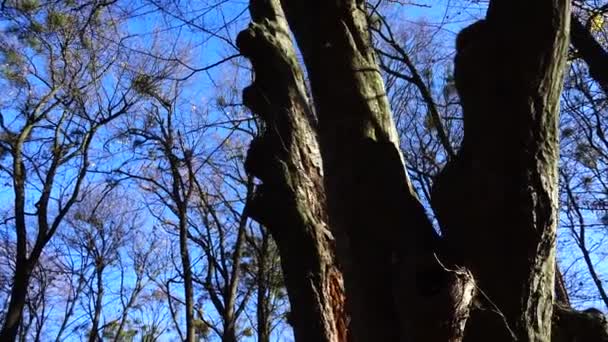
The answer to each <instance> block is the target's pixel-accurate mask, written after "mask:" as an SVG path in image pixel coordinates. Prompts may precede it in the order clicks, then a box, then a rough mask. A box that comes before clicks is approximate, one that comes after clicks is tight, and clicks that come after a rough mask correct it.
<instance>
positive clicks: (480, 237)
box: [238, 0, 605, 341]
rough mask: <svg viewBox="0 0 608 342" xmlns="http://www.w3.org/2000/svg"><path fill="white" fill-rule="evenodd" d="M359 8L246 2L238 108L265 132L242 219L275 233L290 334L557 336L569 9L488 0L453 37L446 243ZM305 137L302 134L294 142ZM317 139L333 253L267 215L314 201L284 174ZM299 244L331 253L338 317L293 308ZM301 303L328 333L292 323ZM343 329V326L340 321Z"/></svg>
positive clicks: (436, 193) (443, 218) (442, 209)
mask: <svg viewBox="0 0 608 342" xmlns="http://www.w3.org/2000/svg"><path fill="white" fill-rule="evenodd" d="M364 5H365V3H364V1H354V0H353V1H348V0H344V1H333V2H324V1H312V2H311V1H306V2H304V1H297V0H291V1H290V0H284V1H281V2H280V3H279V1H259V0H258V1H255V0H252V1H250V10H251V14H252V20H253V23H252V24H251V25H250V27H249V29H248V30H246V31H244V32H243V33H241V35H240V36H239V40H238V43H239V44H238V46H239V48H240V49H241V52H242V53H243V54H244V55H245V56H247V57H248V58H250V60H251V61H252V64H253V68H254V70H255V73H256V78H255V81H254V84H253V85H252V86H250V87H248V88H246V89H245V91H244V92H243V99H244V103H245V104H246V105H247V106H248V107H250V108H251V109H252V110H253V111H254V112H255V113H256V114H258V115H259V116H260V118H261V119H262V120H263V121H264V122H265V123H266V125H267V129H266V130H265V131H264V135H263V136H262V137H261V138H260V139H256V140H254V141H253V143H252V145H251V148H250V151H249V156H248V159H247V164H248V166H249V167H248V171H249V172H251V173H252V174H253V175H255V176H256V177H257V178H259V179H260V180H261V181H262V185H261V186H260V188H259V189H258V194H257V196H255V197H254V199H256V197H257V199H256V200H255V201H254V202H253V203H252V204H251V207H252V212H255V210H254V209H257V210H260V208H261V209H262V210H260V211H259V212H258V213H259V214H258V215H252V217H254V218H255V219H257V220H258V221H260V222H262V223H264V224H265V225H266V226H267V227H268V228H269V229H270V231H271V232H272V234H273V236H274V237H275V239H276V240H277V244H278V245H279V249H280V251H281V257H282V258H284V261H283V267H284V272H285V277H286V283H287V288H288V291H289V296H290V299H291V300H292V305H293V304H294V303H295V305H294V306H293V311H294V313H293V318H294V322H293V323H294V327H295V332H296V338H297V339H301V340H319V341H323V340H331V341H340V340H343V339H351V340H355V341H376V340H383V341H398V340H413V341H423V340H424V341H459V340H461V339H462V338H463V337H464V338H465V340H466V341H489V340H491V341H512V340H522V341H549V340H551V336H552V331H551V328H552V322H553V318H554V315H553V302H554V300H553V291H554V278H555V239H556V234H555V230H556V222H557V213H558V210H557V198H558V196H557V178H558V173H557V165H558V151H559V145H558V139H557V136H558V133H557V126H558V117H559V116H558V112H559V97H560V93H561V85H562V76H563V71H564V65H565V59H566V49H567V46H568V29H569V19H570V5H569V2H568V1H565V0H542V1H536V2H533V3H529V2H525V1H500V0H494V1H491V2H490V6H489V9H488V12H487V16H486V18H485V19H484V20H481V21H479V22H476V23H474V24H473V25H471V26H469V27H467V28H466V29H464V30H463V31H462V32H461V33H460V34H459V36H458V39H457V43H456V45H457V55H456V60H455V67H456V70H455V81H456V88H457V91H458V94H459V96H460V99H461V102H462V105H463V110H464V127H465V137H464V141H463V144H462V146H461V148H460V150H459V152H458V153H457V154H456V156H455V157H454V158H453V159H452V160H451V161H450V162H449V163H448V164H447V166H446V167H445V169H444V171H443V172H441V174H440V175H439V177H438V178H437V180H436V183H435V186H434V189H433V193H432V206H433V210H434V211H435V213H436V215H437V217H438V219H439V225H440V230H441V235H438V234H437V233H435V231H434V229H433V227H432V224H431V220H430V219H429V218H428V217H427V215H426V213H425V211H424V208H423V206H422V205H421V204H420V202H419V200H418V198H417V196H416V194H415V192H414V190H413V188H412V186H411V184H410V181H409V179H408V176H407V174H406V173H405V172H404V165H403V161H402V160H403V158H402V157H401V152H400V150H399V145H398V141H397V134H396V130H395V126H394V124H393V121H392V116H391V111H390V108H389V105H388V101H387V99H386V95H385V87H384V85H383V82H382V78H381V76H380V72H379V69H378V65H377V62H376V57H375V55H374V49H373V47H372V45H371V42H370V36H369V32H368V22H367V18H368V16H367V14H366V10H365V7H364ZM283 13H284V14H285V18H286V19H287V22H288V24H289V28H290V29H291V31H292V32H293V35H294V36H295V39H296V40H297V42H298V46H299V49H300V51H301V53H302V57H303V61H304V64H305V66H306V69H307V72H308V73H307V75H308V76H309V78H310V86H311V92H312V97H313V100H314V109H315V110H314V111H312V110H308V108H309V107H308V106H309V101H308V99H307V98H306V96H305V95H304V94H305V92H304V89H303V87H304V85H303V84H302V83H298V82H299V81H300V79H301V78H300V76H299V75H300V72H299V70H298V64H297V63H296V59H295V58H294V52H293V51H294V50H293V48H292V47H291V42H290V38H289V37H290V35H289V33H288V32H289V31H288V27H287V24H286V23H285V22H284V21H283ZM515 17H517V18H518V21H517V24H514V23H513V18H515ZM313 18H314V24H313V22H312V20H313ZM277 46H280V47H282V49H277ZM267 75H272V77H273V78H272V79H271V80H272V81H270V80H268V79H267V77H269V76H267ZM277 75H280V76H281V77H279V78H277ZM285 76H287V77H285ZM313 112H314V114H313ZM317 120H318V123H317ZM302 122H303V123H305V124H306V125H302ZM303 134H305V136H306V137H310V138H309V139H307V140H302V138H301V137H302V135H303ZM311 141H312V143H314V145H313V146H319V151H320V156H321V158H322V162H323V165H322V173H321V172H317V173H316V175H317V178H319V177H322V180H323V186H322V187H321V186H319V187H318V188H317V189H318V190H316V191H314V192H313V191H303V193H304V194H313V195H314V196H315V197H312V196H311V195H308V198H312V199H313V200H315V199H316V200H315V202H314V203H315V204H321V205H322V207H321V208H323V209H324V210H325V211H326V213H327V220H325V221H324V222H325V223H326V224H328V230H329V231H330V232H331V236H332V237H333V239H335V244H336V245H335V246H336V248H335V250H334V249H333V241H334V240H333V239H332V244H313V245H306V244H303V243H301V242H298V243H292V242H289V241H281V238H282V237H283V236H285V235H288V234H295V232H297V231H298V230H299V226H298V225H291V226H288V227H289V228H282V230H280V231H277V230H276V228H274V227H276V226H277V223H275V222H276V221H278V219H277V217H280V218H281V220H283V221H284V222H289V220H290V219H291V220H293V219H296V218H297V217H298V215H301V214H302V213H305V211H303V209H306V208H310V207H311V206H310V204H311V203H310V202H308V203H307V202H302V204H308V206H305V207H304V206H302V205H298V202H297V201H294V200H293V198H294V196H293V195H292V194H291V193H290V192H288V191H285V190H284V189H285V188H287V189H288V190H291V189H298V187H297V186H298V185H299V184H301V183H298V181H299V180H300V179H302V177H303V176H304V177H307V176H310V171H309V170H310V168H307V167H299V168H297V169H295V170H294V171H291V170H292V169H291V165H294V164H295V165H298V164H299V163H300V161H302V160H306V159H307V158H314V156H315V153H316V151H317V150H316V149H313V148H311ZM446 147H449V146H446ZM247 164H246V166H247ZM305 165H306V164H305ZM290 171H291V172H290ZM285 185H287V187H285ZM298 198H299V197H298V196H295V199H296V200H297V199H298ZM321 198H323V199H324V198H327V201H326V202H321V201H319V199H321ZM262 203H263V205H261V204H262ZM292 203H293V204H295V207H296V208H298V209H299V210H295V211H293V210H292V211H288V210H286V209H287V208H283V207H281V209H279V210H278V212H280V213H281V214H280V215H276V214H275V215H273V216H272V217H269V216H270V215H268V214H267V216H263V215H261V214H263V213H268V212H269V209H268V208H273V209H274V210H277V207H278V206H283V205H285V204H292ZM275 212H276V211H274V212H273V213H275ZM273 220H274V221H275V222H273ZM305 231H306V230H305ZM308 231H311V230H310V229H309V230H308ZM313 231H314V230H313ZM301 249H304V251H305V252H304V253H299V254H300V255H303V254H305V255H315V256H316V255H318V253H319V252H318V251H319V250H321V251H323V252H324V254H326V255H328V258H326V259H320V260H319V259H317V260H315V259H312V262H315V264H312V267H313V269H315V268H317V269H327V266H326V265H339V266H338V267H337V268H336V270H340V271H343V277H344V284H345V295H346V304H347V305H346V309H347V310H346V311H335V310H334V311H332V305H330V306H326V305H325V304H324V302H323V301H309V302H308V303H307V304H308V305H307V307H305V308H301V307H299V306H298V305H297V301H296V300H297V296H301V295H302V294H303V293H305V291H304V290H303V289H302V288H301V284H297V285H294V284H293V283H292V281H290V278H291V279H294V278H296V277H298V275H300V276H301V275H303V274H302V273H303V272H306V271H309V270H310V269H311V264H307V265H305V267H303V265H301V264H300V265H298V264H290V263H289V261H288V260H289V258H293V253H294V252H295V250H298V251H300V250H301ZM300 258H302V256H300ZM333 267H336V266H333ZM309 272H310V271H309ZM308 274H309V275H310V274H312V275H314V276H313V277H311V278H310V279H311V281H309V284H311V285H312V286H316V287H317V288H321V289H323V288H324V286H325V285H324V284H325V282H324V278H323V275H324V274H323V273H322V272H314V273H308ZM323 293H324V292H316V294H317V295H322V294H323ZM473 297H475V298H476V300H475V301H472V298H473ZM330 303H331V302H330ZM334 303H335V302H334ZM310 308H314V310H315V314H316V317H317V319H318V320H319V321H320V322H328V323H330V324H328V325H324V326H321V327H315V328H314V329H309V332H308V333H309V334H310V331H316V332H319V335H317V336H318V337H317V338H314V337H312V336H313V335H308V336H306V335H301V334H300V333H299V331H298V327H299V326H300V325H304V324H308V325H310V320H306V321H302V320H303V319H304V317H305V316H303V315H302V314H303V313H306V310H310ZM334 308H335V306H334ZM469 309H471V310H472V316H471V318H470V319H469V320H468V321H467V318H468V315H469ZM564 312H565V311H558V312H557V313H556V315H555V316H556V317H560V318H563V319H562V320H560V322H562V323H563V321H567V320H568V319H567V318H564V317H565V316H566V315H564V314H563V313H564ZM568 312H569V313H572V314H573V315H576V313H575V312H572V311H568ZM331 313H333V314H334V316H333V317H331V316H324V315H328V314H331ZM347 316H348V317H347ZM328 317H329V318H330V320H328ZM348 321H349V322H350V324H349V325H348V327H347V331H344V330H343V329H344V328H346V327H342V326H339V325H336V324H335V323H336V322H348ZM331 323H333V325H332V324H331ZM465 323H466V329H465ZM336 326H337V327H339V328H340V329H339V330H338V332H339V333H338V334H335V333H334V332H335V330H334V329H335V328H334V327H336ZM556 331H558V332H559V331H564V330H559V329H556ZM599 333H601V331H599ZM604 333H605V332H604ZM564 336H565V335H564ZM604 336H605V335H604Z"/></svg>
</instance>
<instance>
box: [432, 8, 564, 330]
mask: <svg viewBox="0 0 608 342" xmlns="http://www.w3.org/2000/svg"><path fill="white" fill-rule="evenodd" d="M569 13H570V12H569V1H566V0H542V1H535V2H532V3H531V2H528V1H498V0H497V1H492V2H491V3H490V7H489V10H488V14H487V18H486V20H482V21H479V22H477V23H475V24H473V25H471V26H469V27H467V28H466V29H464V30H463V31H462V32H461V33H460V34H459V36H458V39H457V43H456V45H457V55H456V60H455V81H456V87H457V90H458V93H459V95H460V98H461V101H462V106H463V110H464V120H465V123H464V125H465V135H464V140H463V143H462V147H461V150H460V151H459V153H458V157H457V158H456V159H454V160H453V161H452V162H450V163H449V164H448V165H447V166H446V168H445V169H444V171H443V172H442V173H441V175H440V176H439V177H438V179H437V180H436V182H435V188H434V193H433V200H432V202H433V207H434V209H435V210H436V213H437V216H438V219H439V222H440V225H441V228H442V230H443V234H444V237H445V239H446V244H447V246H448V248H449V250H450V253H451V256H452V260H453V261H454V262H455V263H457V264H461V265H463V266H465V267H467V268H468V269H470V270H471V271H472V273H473V275H474V277H475V279H476V281H477V284H478V286H479V288H480V295H479V296H478V297H479V305H478V306H477V308H478V309H477V310H475V312H474V314H473V315H472V317H471V319H470V321H469V323H470V324H469V327H468V328H467V335H466V338H465V341H512V340H515V339H517V340H519V341H549V340H550V336H551V317H552V308H553V291H554V277H555V274H554V272H555V261H554V258H555V229H556V223H557V205H558V203H557V200H558V197H557V179H558V178H557V164H558V146H559V145H558V136H557V125H558V113H559V96H560V92H561V85H562V75H563V70H564V63H565V56H566V48H567V44H568V21H569V18H570V16H569ZM513 18H518V19H517V23H516V24H515V23H514V22H513Z"/></svg>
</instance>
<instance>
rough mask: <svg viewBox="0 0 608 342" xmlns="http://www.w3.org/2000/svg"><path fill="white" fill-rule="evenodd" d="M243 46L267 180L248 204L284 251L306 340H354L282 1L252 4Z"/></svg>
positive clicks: (256, 166)
mask: <svg viewBox="0 0 608 342" xmlns="http://www.w3.org/2000/svg"><path fill="white" fill-rule="evenodd" d="M250 12H251V17H252V23H251V24H250V25H249V28H248V29H246V30H244V31H243V32H241V33H240V34H239V36H238V39H237V44H238V46H239V49H240V50H241V53H243V55H245V56H246V57H247V58H249V60H250V61H251V63H252V64H253V68H254V70H255V81H254V83H253V84H252V85H250V86H249V87H247V88H246V89H245V90H244V91H243V102H244V103H245V105H247V106H248V107H249V108H250V109H251V110H252V111H253V112H254V113H256V114H257V115H258V116H259V117H260V118H261V119H262V121H263V122H264V125H265V129H264V130H263V132H262V134H261V136H259V137H257V138H255V139H254V141H253V142H252V144H251V147H250V149H249V153H248V156H247V160H246V163H245V168H246V170H247V172H248V173H250V174H252V175H254V176H256V177H257V178H258V179H260V180H261V181H262V185H260V186H258V188H257V190H256V193H255V195H254V197H253V198H252V199H251V200H250V201H249V203H248V204H247V208H248V213H249V215H250V217H252V218H253V219H255V220H256V221H258V222H260V223H262V224H263V225H264V226H265V227H267V228H268V229H269V231H270V232H271V234H272V236H273V238H274V239H275V241H276V243H277V245H278V248H279V250H280V253H281V262H282V266H283V272H284V276H285V282H286V285H287V288H288V295H289V299H290V303H291V314H290V319H289V321H290V323H291V324H292V325H293V327H294V335H295V337H296V339H297V340H298V341H319V342H323V341H346V338H347V320H348V319H347V317H346V314H345V311H344V295H343V285H342V274H341V271H340V270H339V268H338V267H337V265H336V261H335V258H334V242H333V237H332V234H331V232H330V231H329V230H328V226H327V223H326V207H325V197H324V190H323V184H322V169H321V160H320V157H319V147H318V144H317V134H316V123H315V119H314V117H313V113H312V110H311V108H310V107H309V104H308V99H307V97H306V90H305V86H304V79H303V76H302V73H301V71H300V69H299V67H298V62H297V59H296V53H295V49H294V47H293V45H292V43H291V39H290V36H289V28H288V26H287V23H286V22H285V19H284V14H283V11H282V9H281V6H280V4H279V1H278V0H258V1H256V0H253V1H251V2H250Z"/></svg>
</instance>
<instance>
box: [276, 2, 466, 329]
mask: <svg viewBox="0 0 608 342" xmlns="http://www.w3.org/2000/svg"><path fill="white" fill-rule="evenodd" d="M282 4H283V8H284V9H285V11H286V14H287V19H288V21H289V24H290V26H291V29H292V30H293V32H294V36H295V38H296V40H297V42H298V45H299V47H300V51H301V52H302V55H303V57H304V62H305V64H306V67H307V70H308V75H309V77H310V83H311V88H312V94H313V96H314V101H315V102H314V103H315V109H316V113H317V115H318V118H319V125H320V130H319V136H320V142H321V154H322V157H323V170H324V175H325V177H324V183H325V189H326V193H327V199H328V213H329V221H330V224H331V229H332V232H333V233H334V235H335V237H336V242H337V255H338V257H339V260H340V264H341V265H342V266H343V269H344V275H345V285H346V293H347V304H348V309H349V313H350V315H351V330H352V335H353V340H355V341H400V340H401V341H408V340H412V341H422V340H424V341H457V340H459V339H460V337H461V334H462V328H463V324H464V322H465V321H466V317H467V316H468V300H469V299H470V298H471V294H472V293H471V291H472V290H473V289H474V287H473V284H472V279H471V278H470V277H469V276H468V273H467V272H466V271H462V272H450V271H448V270H446V269H445V268H444V267H442V265H441V264H440V262H438V260H437V259H438V258H439V259H442V257H441V251H440V250H439V239H438V236H437V234H436V233H435V231H434V230H433V228H432V225H431V223H430V220H429V219H428V217H427V216H426V213H425V211H424V208H423V207H422V205H421V203H420V201H419V200H418V198H417V196H416V194H415V193H414V190H413V188H412V185H411V183H410V181H409V179H408V177H407V174H406V173H405V170H404V165H403V158H402V156H401V153H400V150H399V144H398V137H397V133H396V128H395V125H394V123H393V120H392V113H391V111H390V108H389V104H388V100H387V98H386V93H385V89H384V84H383V81H382V77H381V73H380V71H379V68H378V65H377V61H376V57H375V54H374V49H373V47H372V45H371V41H370V36H369V32H368V23H367V15H366V12H365V2H364V1H354V0H351V1H348V0H342V1H319V0H317V1H302V0H283V1H282ZM311 18H315V24H314V25H311ZM464 303H466V304H465V305H462V304H464ZM457 311H458V312H457Z"/></svg>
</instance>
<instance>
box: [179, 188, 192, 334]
mask: <svg viewBox="0 0 608 342" xmlns="http://www.w3.org/2000/svg"><path fill="white" fill-rule="evenodd" d="M174 178H175V177H174ZM174 182H176V180H175V179H174ZM176 199H177V198H176ZM178 206H179V209H178V210H179V253H180V257H181V262H182V272H184V295H185V300H184V301H185V304H186V308H185V309H186V342H194V340H195V336H196V332H195V331H194V290H193V285H192V268H191V266H190V254H189V252H188V223H187V221H186V220H187V213H186V208H185V204H184V203H179V204H178Z"/></svg>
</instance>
